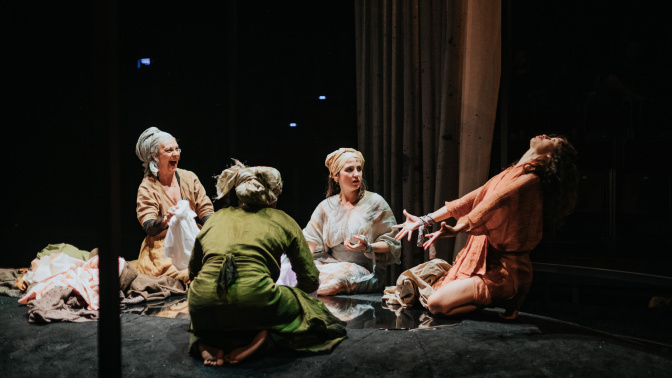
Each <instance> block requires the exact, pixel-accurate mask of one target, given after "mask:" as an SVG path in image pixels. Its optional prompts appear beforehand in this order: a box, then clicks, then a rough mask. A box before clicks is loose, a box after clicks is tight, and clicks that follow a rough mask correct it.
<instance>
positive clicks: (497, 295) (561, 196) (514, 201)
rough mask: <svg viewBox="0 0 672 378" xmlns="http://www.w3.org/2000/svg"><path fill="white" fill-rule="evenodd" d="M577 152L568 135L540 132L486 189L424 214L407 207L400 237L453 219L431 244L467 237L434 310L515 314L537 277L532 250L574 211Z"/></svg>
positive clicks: (433, 300)
mask: <svg viewBox="0 0 672 378" xmlns="http://www.w3.org/2000/svg"><path fill="white" fill-rule="evenodd" d="M576 155H577V154H576V150H575V149H574V147H572V145H571V144H569V142H568V141H567V139H566V138H564V137H559V136H553V137H548V136H546V135H539V136H537V137H535V138H532V140H531V141H530V148H529V149H528V150H527V152H525V154H524V155H523V157H522V158H521V159H520V160H519V161H518V162H517V163H515V164H514V165H512V166H511V167H509V168H507V169H506V170H504V171H502V172H501V173H499V174H498V175H497V176H495V177H493V178H492V179H490V180H489V181H488V182H487V183H486V184H485V185H483V186H482V187H480V188H478V189H476V190H474V191H472V192H471V193H469V194H467V195H465V196H464V197H462V198H460V199H458V200H455V201H452V202H446V205H445V206H444V207H442V208H440V209H438V210H436V211H435V212H433V213H431V214H428V215H425V216H421V217H416V216H414V215H411V214H409V213H407V212H406V211H405V210H404V215H406V222H405V223H404V224H400V225H397V226H395V227H396V228H401V232H400V233H399V234H398V235H397V239H401V238H403V237H405V236H408V239H409V240H410V238H411V234H412V232H413V230H415V229H418V228H419V227H420V226H423V227H425V228H428V227H430V226H431V225H432V224H434V223H435V221H441V220H444V219H448V218H450V217H453V218H455V219H457V223H456V225H455V226H453V227H451V226H448V225H446V223H445V222H442V223H441V229H440V230H439V231H436V232H434V233H431V234H428V235H427V236H428V237H429V238H430V239H429V240H427V241H425V242H424V247H425V249H427V248H429V246H430V245H432V243H434V241H435V240H436V239H437V238H444V237H452V236H455V235H457V234H458V233H460V232H464V233H467V234H468V235H469V238H468V239H467V244H466V245H465V247H464V248H463V249H462V250H461V251H460V253H459V254H458V255H457V257H456V259H455V262H454V264H453V266H452V267H451V268H450V269H449V270H448V272H447V273H446V274H444V275H443V276H441V277H440V278H439V279H438V280H437V281H436V282H434V284H433V285H432V288H433V289H434V290H435V291H434V292H433V293H431V295H429V297H428V298H427V304H426V306H427V307H428V309H429V310H430V312H432V313H433V314H443V315H455V314H461V313H466V312H470V311H473V310H476V309H479V308H483V307H486V306H500V307H503V308H504V309H505V310H506V312H505V313H504V314H503V316H504V317H505V318H509V319H513V318H515V317H517V315H518V309H519V308H520V305H521V303H522V302H523V300H524V299H525V296H526V295H527V293H528V291H529V288H530V284H531V282H532V263H531V262H530V257H529V253H530V251H531V250H532V249H534V248H535V247H536V246H537V244H539V242H540V241H541V237H542V232H543V231H544V230H548V231H550V230H553V229H555V228H557V227H558V226H559V225H560V223H561V221H562V219H563V218H564V217H565V216H567V215H568V214H569V213H571V212H572V210H573V209H574V205H575V203H576V190H577V183H578V173H577V169H576V165H575V162H576ZM419 237H422V235H420V236H419ZM425 264H426V263H425ZM398 289H399V290H401V288H398Z"/></svg>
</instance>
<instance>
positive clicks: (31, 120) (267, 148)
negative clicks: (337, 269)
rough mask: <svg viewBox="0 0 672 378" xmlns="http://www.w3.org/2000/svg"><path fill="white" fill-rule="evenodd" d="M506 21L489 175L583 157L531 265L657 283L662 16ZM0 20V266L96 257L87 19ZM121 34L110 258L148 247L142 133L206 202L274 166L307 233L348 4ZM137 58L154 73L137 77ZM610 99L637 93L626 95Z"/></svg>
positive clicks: (337, 88)
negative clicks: (155, 138) (561, 155)
mask: <svg viewBox="0 0 672 378" xmlns="http://www.w3.org/2000/svg"><path fill="white" fill-rule="evenodd" d="M292 4H294V3H292ZM504 4H505V5H504V7H503V63H502V68H503V69H502V91H501V95H500V108H499V109H500V113H499V117H498V122H497V125H496V132H495V142H494V145H493V161H492V173H496V172H497V171H498V169H499V168H500V167H502V166H505V165H507V164H508V163H510V162H512V161H514V160H515V159H517V158H518V157H519V156H520V155H522V153H523V152H524V150H525V149H526V148H527V143H528V141H529V138H530V137H531V136H533V135H536V134H538V133H540V132H560V133H563V134H566V135H567V136H568V137H569V138H570V140H571V141H573V142H574V144H575V145H576V147H577V149H578V150H579V151H580V156H581V163H580V168H581V174H582V180H581V188H580V202H579V206H578V208H577V211H576V213H575V214H574V215H572V216H571V217H570V219H569V220H568V222H567V226H566V228H565V229H564V230H563V231H562V232H561V233H559V234H557V235H548V236H546V237H545V240H544V242H543V243H542V244H541V245H540V246H539V248H538V249H537V251H535V253H534V254H533V257H534V259H536V260H537V261H546V262H559V263H565V264H574V265H586V266H596V267H605V268H618V269H625V270H633V271H640V272H646V273H653V274H664V275H670V268H671V267H672V258H671V257H670V254H669V249H670V248H669V246H670V241H671V239H670V238H671V236H670V234H671V231H672V223H671V222H672V216H671V212H672V211H671V209H672V195H671V190H670V188H671V186H672V183H671V177H672V173H671V168H670V167H671V166H670V157H669V151H670V145H671V144H670V142H672V137H671V135H670V128H669V120H670V109H671V107H670V104H671V101H670V93H669V88H670V82H671V81H670V75H671V73H670V68H669V67H671V65H670V63H672V59H671V57H672V54H671V53H670V43H669V41H670V37H672V33H671V30H670V27H669V26H668V25H669V23H668V22H667V21H666V20H665V19H664V13H663V12H662V11H661V10H660V9H655V8H654V7H645V6H643V5H634V4H631V5H630V6H628V7H614V5H611V8H610V6H609V5H607V4H611V3H604V4H601V5H594V4H593V5H587V4H584V3H578V2H577V3H576V4H570V3H562V4H552V3H550V2H543V4H539V2H533V1H515V2H513V1H508V2H505V3H504ZM2 8H3V9H2V12H0V13H2V16H0V17H2V21H3V22H2V25H3V50H4V51H3V57H4V59H3V60H4V62H5V67H6V68H5V72H4V74H5V75H4V79H3V83H4V85H3V86H2V87H3V92H4V93H5V96H3V97H4V100H2V101H3V106H4V107H6V109H5V111H4V112H3V113H4V116H3V125H4V127H3V130H4V137H5V139H4V141H3V143H2V145H3V147H4V148H3V152H4V154H3V155H4V162H5V164H4V165H5V166H6V167H8V171H7V175H6V178H7V180H6V181H5V183H4V190H3V192H4V193H6V194H5V196H4V201H3V205H2V215H3V216H2V218H3V222H2V230H3V231H2V236H3V240H4V241H6V243H4V247H5V248H4V251H3V252H2V258H1V259H0V266H3V267H19V266H28V264H29V263H30V261H31V260H32V258H33V257H34V256H35V254H36V253H37V252H38V251H39V250H41V249H42V248H44V247H45V246H46V245H47V244H51V243H69V244H73V245H75V246H77V247H79V248H81V249H85V250H90V249H92V248H94V247H96V246H97V245H98V243H99V240H101V233H104V232H105V230H101V227H104V225H105V224H106V222H105V221H104V220H105V219H106V217H109V214H108V213H107V210H106V208H105V206H104V205H103V204H105V203H106V201H107V199H106V196H107V193H108V192H107V190H106V188H103V187H102V186H103V185H104V182H105V178H106V177H107V176H108V175H109V171H108V168H107V166H106V164H105V156H106V155H107V150H106V145H105V143H106V139H105V136H104V135H105V133H104V131H105V127H106V125H101V124H99V122H98V121H96V117H95V115H94V112H95V109H96V108H97V107H99V106H101V105H104V104H101V103H100V100H99V98H98V97H97V93H98V92H97V90H96V88H95V82H96V79H98V78H97V77H96V75H97V72H99V71H97V70H96V67H95V66H94V65H95V59H94V50H95V47H96V46H95V44H96V43H97V39H96V37H95V35H94V30H95V26H96V25H95V23H96V22H98V19H97V18H96V17H95V13H94V10H93V9H92V8H91V7H90V6H74V5H68V4H55V3H49V4H40V5H36V4H23V3H12V4H11V5H2ZM117 20H118V24H117V28H118V58H119V61H118V78H119V81H118V90H119V109H118V111H119V125H120V132H119V138H120V150H119V153H120V160H119V164H120V188H121V192H120V209H119V211H120V214H121V221H122V229H121V233H122V243H121V244H122V252H121V254H122V256H123V257H125V258H127V259H134V258H136V257H137V253H138V250H139V247H140V243H141V241H142V238H143V232H142V229H141V228H140V225H139V223H138V222H137V219H136V217H135V195H136V192H137V187H138V185H139V184H140V181H141V180H142V174H143V170H142V166H141V163H140V161H139V160H138V159H137V157H136V156H135V143H136V141H137V138H138V136H139V135H140V133H141V132H142V131H143V130H145V129H146V128H147V127H149V126H157V127H159V128H160V129H162V130H164V131H167V132H169V133H171V134H173V135H174V136H175V137H176V138H177V139H178V141H179V143H180V147H181V148H182V150H183V152H182V159H181V161H180V167H181V168H185V169H188V170H192V171H194V172H195V173H196V174H197V175H198V176H199V178H200V179H201V181H202V182H203V184H204V186H205V188H206V190H207V192H208V194H209V195H211V196H212V195H214V194H215V190H214V179H213V178H212V176H213V175H215V174H218V173H219V172H221V170H222V169H224V168H225V167H227V166H228V165H229V164H230V163H231V160H230V159H231V158H232V157H235V158H238V159H240V160H241V161H243V162H245V163H247V164H250V165H271V166H274V167H276V168H278V169H279V170H280V171H281V173H282V175H283V179H284V182H285V187H284V193H283V195H282V196H281V198H280V202H279V205H278V206H279V208H281V209H283V210H285V211H286V212H287V213H289V214H290V215H291V216H293V217H294V218H295V219H296V220H297V222H298V223H299V224H300V225H305V224H306V222H307V221H308V219H309V217H310V214H311V212H312V210H313V209H314V207H315V206H316V205H317V203H318V202H319V201H320V200H321V199H322V198H323V196H324V192H325V189H326V187H325V183H326V177H327V170H326V168H325V167H324V164H323V163H324V158H325V157H326V155H327V154H328V153H329V152H331V151H333V150H334V149H336V148H338V147H345V146H353V147H356V145H357V140H356V103H355V101H356V99H355V50H354V49H355V34H354V5H353V2H351V1H321V2H307V3H304V4H301V6H299V5H288V4H287V3H286V2H253V3H250V2H238V3H237V4H221V5H212V4H208V5H189V6H186V5H185V6H176V5H172V4H166V3H156V4H148V3H143V4H136V3H133V4H131V3H130V2H124V3H122V4H120V5H119V7H118V17H117ZM141 58H150V59H152V63H151V65H150V66H142V67H141V68H140V69H138V67H137V60H138V59H141ZM615 82H620V83H622V84H623V86H625V87H627V88H630V91H631V92H633V93H635V95H632V96H623V94H622V92H619V91H617V90H615V89H614V84H613V83H615ZM319 95H325V96H327V100H326V101H319V100H318V99H317V97H318V96H319ZM290 122H296V123H297V125H298V126H297V127H296V128H290V127H289V123H290ZM372 189H373V190H374V191H375V189H376V188H372ZM215 206H216V207H219V206H220V205H218V204H217V203H216V205H215ZM397 217H398V220H400V217H401V214H397Z"/></svg>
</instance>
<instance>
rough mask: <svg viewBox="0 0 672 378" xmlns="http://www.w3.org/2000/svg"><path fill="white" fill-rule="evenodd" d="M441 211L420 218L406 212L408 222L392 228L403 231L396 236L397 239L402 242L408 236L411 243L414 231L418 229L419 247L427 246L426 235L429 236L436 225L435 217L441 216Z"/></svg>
mask: <svg viewBox="0 0 672 378" xmlns="http://www.w3.org/2000/svg"><path fill="white" fill-rule="evenodd" d="M440 211H441V210H438V211H436V212H435V213H430V214H427V215H422V216H419V217H418V216H415V215H412V214H410V213H409V212H407V211H406V210H404V215H405V216H406V222H404V223H402V224H397V225H395V226H392V228H400V229H401V231H400V232H399V233H398V234H397V236H395V239H397V240H401V239H402V238H403V237H404V236H406V235H408V241H411V235H412V234H413V231H414V230H416V229H417V230H418V247H422V246H423V245H424V244H425V235H427V232H428V231H429V229H431V227H432V226H433V225H434V224H435V223H436V220H435V217H436V214H439V215H440ZM430 245H431V244H430ZM428 247H429V246H428Z"/></svg>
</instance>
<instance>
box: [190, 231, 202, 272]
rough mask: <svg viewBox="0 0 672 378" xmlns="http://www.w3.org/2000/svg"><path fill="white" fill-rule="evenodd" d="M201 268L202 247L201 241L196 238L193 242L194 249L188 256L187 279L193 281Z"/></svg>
mask: <svg viewBox="0 0 672 378" xmlns="http://www.w3.org/2000/svg"><path fill="white" fill-rule="evenodd" d="M202 268H203V247H202V246H201V241H200V240H199V239H198V238H196V242H195V243H194V249H193V250H192V251H191V257H189V280H191V281H193V280H194V278H196V276H198V272H200V271H201V269H202Z"/></svg>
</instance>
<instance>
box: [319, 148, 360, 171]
mask: <svg viewBox="0 0 672 378" xmlns="http://www.w3.org/2000/svg"><path fill="white" fill-rule="evenodd" d="M353 157H354V158H357V159H359V162H360V163H361V164H362V169H364V156H362V153H361V152H359V151H357V150H355V149H354V148H339V149H338V150H336V151H334V152H332V153H330V154H329V155H327V159H326V160H325V161H324V165H326V166H327V168H328V169H329V173H330V174H331V177H334V176H336V174H337V173H338V172H340V171H341V169H343V166H344V165H345V162H347V161H348V160H350V159H351V158H353Z"/></svg>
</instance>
